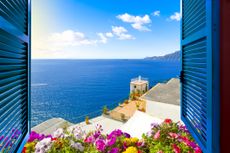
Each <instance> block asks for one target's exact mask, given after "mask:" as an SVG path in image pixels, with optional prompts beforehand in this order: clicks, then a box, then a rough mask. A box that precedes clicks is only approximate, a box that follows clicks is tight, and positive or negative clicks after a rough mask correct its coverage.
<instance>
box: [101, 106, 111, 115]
mask: <svg viewBox="0 0 230 153" xmlns="http://www.w3.org/2000/svg"><path fill="white" fill-rule="evenodd" d="M108 111H109V109H108V108H107V106H104V107H103V110H102V113H103V114H105V115H108V114H109V112H108Z"/></svg>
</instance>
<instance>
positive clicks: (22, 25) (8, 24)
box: [0, 0, 30, 152]
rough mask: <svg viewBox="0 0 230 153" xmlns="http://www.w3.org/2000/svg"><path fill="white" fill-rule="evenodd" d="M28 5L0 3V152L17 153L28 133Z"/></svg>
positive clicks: (14, 0) (8, 0) (3, 0)
mask: <svg viewBox="0 0 230 153" xmlns="http://www.w3.org/2000/svg"><path fill="white" fill-rule="evenodd" d="M29 4H30V2H29V1H28V0H26V1H24V0H1V1H0V20H1V25H0V137H1V139H0V152H4V151H5V150H7V151H8V152H17V151H21V149H22V147H23V144H22V142H24V140H25V139H26V137H27V136H28V134H29V131H30V110H29V109H30V27H29V22H30V21H29V19H30V14H29V13H30V11H29V8H30V6H29ZM15 134H16V135H18V136H17V138H14V136H15Z"/></svg>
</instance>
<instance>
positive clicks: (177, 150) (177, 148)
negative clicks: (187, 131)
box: [172, 144, 180, 153]
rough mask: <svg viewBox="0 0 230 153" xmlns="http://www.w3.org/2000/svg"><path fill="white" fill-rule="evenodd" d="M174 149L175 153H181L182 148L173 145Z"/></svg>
mask: <svg viewBox="0 0 230 153" xmlns="http://www.w3.org/2000/svg"><path fill="white" fill-rule="evenodd" d="M172 148H173V151H174V152H175V153H180V148H179V147H178V146H177V145H176V144H173V145H172Z"/></svg>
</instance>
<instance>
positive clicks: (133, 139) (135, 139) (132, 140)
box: [131, 137, 139, 144]
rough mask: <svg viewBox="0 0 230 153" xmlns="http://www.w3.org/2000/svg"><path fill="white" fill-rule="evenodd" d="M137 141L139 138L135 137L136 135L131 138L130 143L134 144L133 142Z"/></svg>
mask: <svg viewBox="0 0 230 153" xmlns="http://www.w3.org/2000/svg"><path fill="white" fill-rule="evenodd" d="M138 141H139V139H138V138H136V137H134V138H131V143H132V144H135V143H137V142H138Z"/></svg>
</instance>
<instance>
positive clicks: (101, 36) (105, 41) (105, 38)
mask: <svg viewBox="0 0 230 153" xmlns="http://www.w3.org/2000/svg"><path fill="white" fill-rule="evenodd" d="M97 35H98V36H99V37H100V38H101V39H100V40H99V42H101V43H103V44H106V43H107V41H108V38H107V37H106V36H105V35H104V34H103V33H98V34H97Z"/></svg>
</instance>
